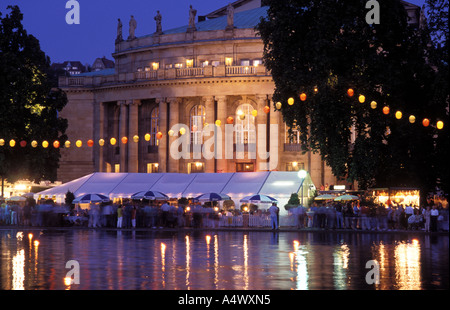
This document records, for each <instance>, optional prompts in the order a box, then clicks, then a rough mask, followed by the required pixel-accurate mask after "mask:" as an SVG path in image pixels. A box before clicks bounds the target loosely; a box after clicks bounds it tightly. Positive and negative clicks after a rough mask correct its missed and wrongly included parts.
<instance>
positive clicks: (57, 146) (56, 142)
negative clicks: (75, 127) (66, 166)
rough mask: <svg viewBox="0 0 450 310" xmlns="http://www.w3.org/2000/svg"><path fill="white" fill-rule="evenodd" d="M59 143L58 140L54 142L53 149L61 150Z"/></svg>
mask: <svg viewBox="0 0 450 310" xmlns="http://www.w3.org/2000/svg"><path fill="white" fill-rule="evenodd" d="M59 145H60V144H59V141H58V140H55V141H53V147H54V148H55V149H57V148H59Z"/></svg>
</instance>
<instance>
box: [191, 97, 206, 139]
mask: <svg viewBox="0 0 450 310" xmlns="http://www.w3.org/2000/svg"><path fill="white" fill-rule="evenodd" d="M205 121H206V109H205V107H204V106H202V105H195V106H194V107H193V108H192V109H191V112H190V130H191V143H192V144H202V143H203V136H202V132H203V126H204V124H205Z"/></svg>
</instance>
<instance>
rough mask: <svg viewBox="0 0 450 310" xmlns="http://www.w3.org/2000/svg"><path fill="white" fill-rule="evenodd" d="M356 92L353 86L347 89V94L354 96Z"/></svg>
mask: <svg viewBox="0 0 450 310" xmlns="http://www.w3.org/2000/svg"><path fill="white" fill-rule="evenodd" d="M354 94H355V91H354V90H353V89H352V88H349V89H348V90H347V95H349V96H350V97H353V95H354Z"/></svg>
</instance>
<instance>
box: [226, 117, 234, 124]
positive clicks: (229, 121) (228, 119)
mask: <svg viewBox="0 0 450 310" xmlns="http://www.w3.org/2000/svg"><path fill="white" fill-rule="evenodd" d="M233 122H234V119H233V117H232V116H228V117H227V124H233Z"/></svg>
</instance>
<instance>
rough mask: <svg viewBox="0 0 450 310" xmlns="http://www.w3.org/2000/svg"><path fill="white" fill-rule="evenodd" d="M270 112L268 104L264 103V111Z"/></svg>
mask: <svg viewBox="0 0 450 310" xmlns="http://www.w3.org/2000/svg"><path fill="white" fill-rule="evenodd" d="M269 112H270V107H269V106H268V105H266V106H265V107H264V113H266V114H268V113H269Z"/></svg>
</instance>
